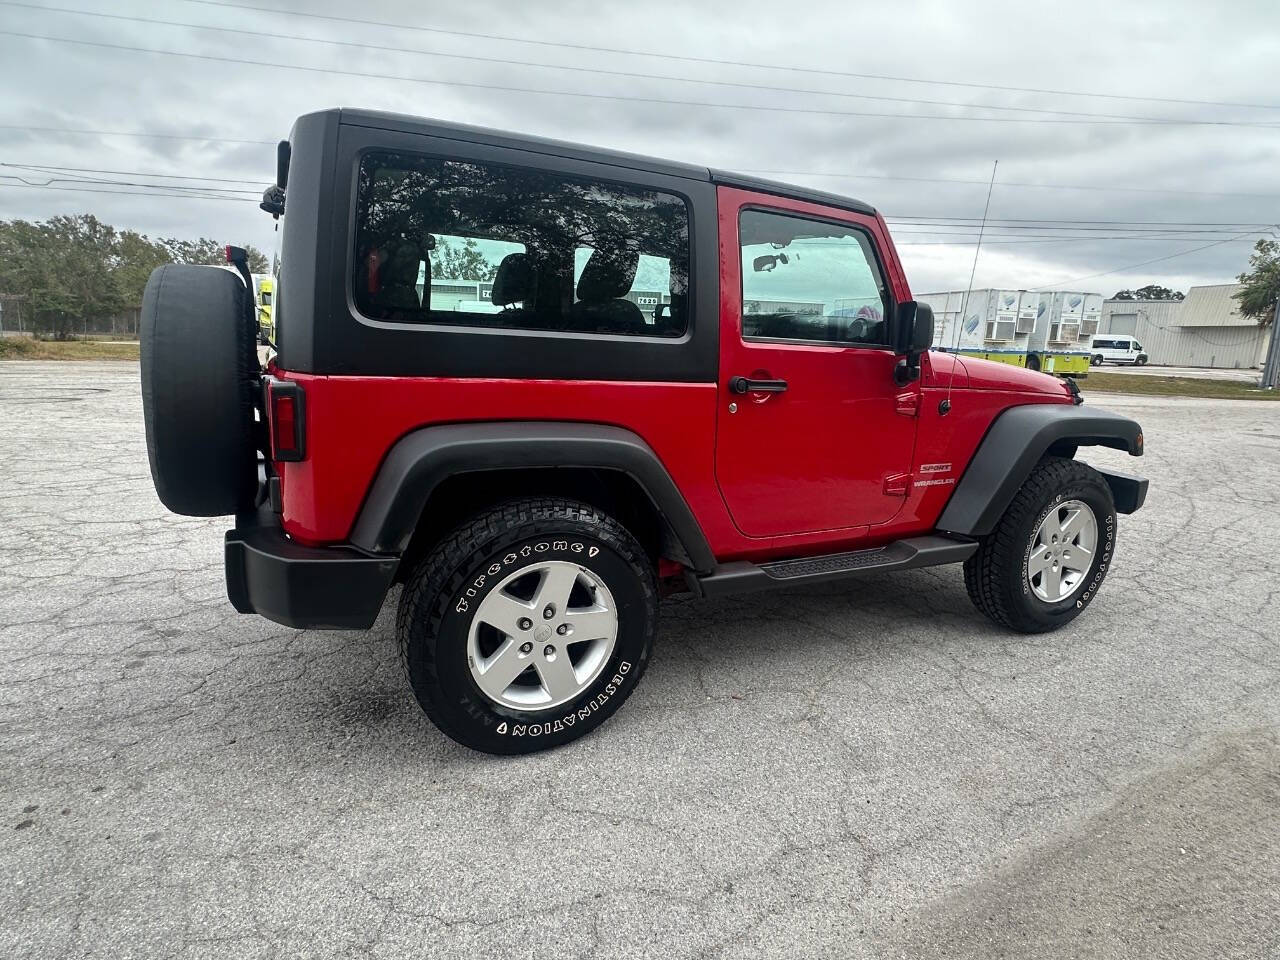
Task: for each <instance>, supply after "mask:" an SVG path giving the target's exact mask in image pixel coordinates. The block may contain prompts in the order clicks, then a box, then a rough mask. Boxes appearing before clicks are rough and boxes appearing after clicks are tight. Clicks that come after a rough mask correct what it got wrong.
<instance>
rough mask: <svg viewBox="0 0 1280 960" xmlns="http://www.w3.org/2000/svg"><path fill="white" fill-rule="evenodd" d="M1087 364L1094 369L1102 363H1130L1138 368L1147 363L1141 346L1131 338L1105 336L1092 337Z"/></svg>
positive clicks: (1114, 335) (1112, 335)
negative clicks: (1091, 365) (1090, 364)
mask: <svg viewBox="0 0 1280 960" xmlns="http://www.w3.org/2000/svg"><path fill="white" fill-rule="evenodd" d="M1089 362H1090V363H1092V364H1093V365H1094V366H1095V367H1100V366H1102V365H1103V364H1104V363H1131V364H1133V365H1134V366H1136V367H1140V366H1142V365H1143V364H1144V363H1146V362H1147V355H1146V354H1145V353H1143V352H1142V344H1140V343H1139V342H1138V341H1137V340H1135V339H1134V338H1133V337H1124V336H1118V335H1116V334H1106V335H1104V336H1101V337H1094V338H1093V341H1092V342H1091V343H1090V344H1089Z"/></svg>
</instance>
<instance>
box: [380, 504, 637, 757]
mask: <svg viewBox="0 0 1280 960" xmlns="http://www.w3.org/2000/svg"><path fill="white" fill-rule="evenodd" d="M657 616H658V602H657V586H656V582H655V577H654V571H653V565H652V563H651V562H650V561H649V558H648V556H647V555H646V554H645V552H644V549H643V548H642V547H641V546H640V544H639V543H637V542H636V539H635V537H633V536H632V535H631V533H630V532H629V531H628V530H627V529H626V528H624V527H623V526H622V525H621V524H619V523H618V522H617V521H616V520H614V519H613V518H612V517H609V516H608V515H606V514H604V513H602V512H600V511H599V510H597V509H596V508H594V507H591V506H588V505H586V504H583V503H578V502H576V501H572V500H561V499H550V498H539V499H525V500H515V501H512V502H510V503H505V504H502V505H500V506H497V507H494V508H492V509H490V510H488V511H486V512H485V513H482V514H480V515H479V516H477V517H475V518H474V519H472V520H470V521H469V522H467V523H465V524H463V525H462V526H461V527H459V528H458V529H456V530H455V531H454V532H453V533H452V534H450V535H449V536H448V537H446V538H445V539H444V540H443V541H442V542H441V543H440V544H439V545H438V546H437V547H436V548H435V549H434V550H433V551H432V552H431V553H430V554H429V555H428V556H427V558H426V559H425V560H424V561H423V562H422V563H421V564H420V565H419V567H418V568H417V570H415V571H414V572H413V574H412V575H411V576H410V578H409V580H408V581H407V582H406V584H405V589H404V593H403V594H402V595H401V599H400V608H399V613H398V615H397V619H396V632H397V634H398V636H399V640H400V651H401V656H402V660H403V663H404V667H405V672H406V673H407V674H408V677H409V683H410V685H411V686H412V688H413V692H414V695H415V696H416V697H417V699H418V703H419V704H420V705H421V706H422V709H423V710H424V711H425V712H426V714H427V716H428V717H429V718H430V719H431V721H432V722H433V723H434V724H435V725H436V726H437V727H439V728H440V730H441V731H442V732H443V733H445V734H446V735H448V736H449V737H451V738H452V739H454V740H456V741H457V742H459V743H461V744H463V745H464V746H468V747H471V748H472V749H475V750H480V751H483V752H485V753H495V754H512V753H532V752H534V751H536V750H544V749H546V748H548V747H554V746H559V745H560V744H563V743H568V742H569V741H570V740H575V739H577V738H578V737H580V736H582V735H583V734H585V733H588V732H590V731H591V730H594V729H595V728H596V727H598V726H599V725H600V724H601V723H603V722H604V721H605V720H606V719H608V718H609V717H610V716H611V715H612V714H613V713H614V712H615V711H616V710H617V709H618V708H619V707H620V706H621V705H622V702H623V701H624V700H625V699H626V698H627V696H628V695H630V693H631V691H632V690H634V689H635V687H636V684H637V683H638V682H639V680H640V677H641V675H642V674H643V673H644V670H645V666H646V665H647V664H648V662H649V654H650V651H651V650H652V647H653V638H654V634H655V632H656V630H657Z"/></svg>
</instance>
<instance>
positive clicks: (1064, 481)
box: [964, 457, 1116, 633]
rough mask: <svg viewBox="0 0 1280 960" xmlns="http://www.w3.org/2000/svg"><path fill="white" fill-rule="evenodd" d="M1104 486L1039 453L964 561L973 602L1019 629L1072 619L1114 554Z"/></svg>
mask: <svg viewBox="0 0 1280 960" xmlns="http://www.w3.org/2000/svg"><path fill="white" fill-rule="evenodd" d="M1115 536H1116V514H1115V504H1114V502H1113V501H1112V497H1111V488H1110V487H1108V486H1107V482H1106V481H1105V480H1104V479H1103V478H1102V476H1101V474H1099V473H1098V472H1097V471H1096V470H1094V469H1093V468H1092V467H1089V466H1088V465H1087V464H1083V463H1080V462H1078V461H1075V460H1066V459H1063V458H1061V457H1046V458H1045V459H1044V460H1042V461H1041V462H1040V463H1039V464H1037V465H1036V468H1035V469H1034V470H1033V471H1032V472H1031V476H1030V477H1028V478H1027V481H1026V482H1025V483H1024V484H1023V485H1022V487H1021V489H1020V490H1019V491H1018V493H1017V495H1016V496H1015V497H1014V498H1013V502H1012V503H1011V504H1009V508H1008V510H1006V511H1005V514H1004V516H1003V517H1001V518H1000V522H999V523H998V524H997V525H996V528H995V530H993V531H992V532H991V533H990V534H989V535H988V536H986V537H983V538H982V542H981V544H980V545H979V547H978V550H977V552H976V553H974V554H973V556H971V557H970V558H969V559H968V560H966V561H965V564H964V580H965V586H966V587H967V588H968V591H969V598H970V599H971V600H972V601H973V603H974V606H976V607H977V608H978V609H979V610H981V611H982V612H983V613H984V614H986V615H987V616H988V617H990V618H991V619H992V620H994V621H995V622H996V623H998V624H1000V625H1002V626H1006V627H1010V628H1012V629H1014V630H1018V631H1020V632H1022V633H1041V632H1044V631H1046V630H1054V629H1056V628H1058V627H1060V626H1063V625H1064V624H1067V623H1069V622H1070V621H1071V620H1073V619H1075V618H1076V617H1077V616H1078V615H1079V614H1080V613H1081V612H1082V611H1083V610H1084V608H1085V607H1087V606H1088V605H1089V604H1090V603H1091V602H1092V601H1093V598H1094V597H1095V596H1096V595H1097V592H1098V588H1099V587H1101V586H1102V581H1103V580H1104V579H1105V577H1106V574H1107V570H1108V569H1109V568H1110V566H1111V559H1112V557H1113V556H1114V554H1115Z"/></svg>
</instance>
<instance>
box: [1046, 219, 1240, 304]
mask: <svg viewBox="0 0 1280 960" xmlns="http://www.w3.org/2000/svg"><path fill="white" fill-rule="evenodd" d="M1256 236H1258V234H1257V233H1242V234H1240V236H1238V237H1227V238H1226V239H1225V240H1215V241H1213V242H1212V243H1206V244H1202V245H1201V246H1198V247H1191V248H1189V249H1187V250H1179V251H1178V252H1177V253H1171V254H1169V255H1168V256H1166V257H1155V258H1154V259H1151V260H1143V261H1142V262H1141V263H1131V264H1128V265H1127V266H1124V267H1117V268H1116V269H1114V270H1107V271H1105V272H1103V273H1091V274H1089V275H1088V276H1084V277H1072V278H1071V279H1070V280H1053V281H1051V282H1049V283H1041V284H1037V285H1035V286H1033V287H1027V288H1026V289H1028V290H1043V289H1044V288H1045V287H1063V286H1068V285H1071V284H1076V283H1079V282H1080V281H1081V280H1094V279H1097V278H1098V277H1110V276H1113V275H1114V274H1117V273H1124V272H1125V271H1126V270H1136V269H1137V268H1138V267H1146V266H1149V265H1150V264H1153V263H1163V262H1164V261H1165V260H1174V259H1176V258H1178V257H1185V256H1186V255H1187V254H1189V253H1198V252H1199V251H1201V250H1208V249H1209V248H1210V247H1217V246H1221V245H1222V244H1224V243H1233V242H1235V241H1237V240H1251V239H1253V238H1254V237H1256Z"/></svg>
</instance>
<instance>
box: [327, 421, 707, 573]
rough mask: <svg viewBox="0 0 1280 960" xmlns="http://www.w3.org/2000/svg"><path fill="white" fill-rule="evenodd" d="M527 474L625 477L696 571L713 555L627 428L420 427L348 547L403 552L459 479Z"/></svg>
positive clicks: (401, 444) (369, 501)
mask: <svg viewBox="0 0 1280 960" xmlns="http://www.w3.org/2000/svg"><path fill="white" fill-rule="evenodd" d="M528 467H546V468H556V467H588V468H596V469H603V470H617V471H620V472H622V473H625V474H627V475H628V476H630V477H631V478H632V479H633V480H635V481H636V483H638V484H639V486H640V488H641V489H642V490H643V491H644V492H645V494H646V495H647V496H648V497H649V500H650V501H651V502H652V504H653V506H654V508H655V509H656V510H657V511H658V513H659V514H660V515H661V517H662V518H663V520H664V521H665V522H666V523H667V524H668V525H669V526H670V528H671V531H672V533H674V534H675V536H676V538H677V539H678V540H679V541H680V544H681V546H683V547H684V550H685V552H686V553H687V554H688V556H689V559H690V560H691V561H692V562H693V566H694V569H695V570H697V571H700V572H707V571H710V570H711V569H713V568H714V567H715V555H714V554H713V553H712V551H711V546H710V545H709V544H708V543H707V538H706V536H705V535H704V534H703V532H702V528H701V527H700V526H699V525H698V521H697V520H696V519H695V517H694V515H693V511H692V510H690V509H689V504H688V503H686V502H685V499H684V496H683V495H682V494H681V493H680V490H679V488H678V487H677V486H676V484H675V481H674V480H672V479H671V475H670V474H669V473H668V472H667V469H666V467H664V466H663V464H662V461H661V460H660V459H658V455H657V454H656V453H654V451H653V449H652V448H651V447H650V446H649V445H648V444H647V443H645V442H644V440H643V439H641V437H639V436H638V435H637V434H635V433H632V432H631V431H630V430H625V429H623V428H622V427H612V426H607V425H604V424H596V423H572V422H559V421H550V422H548V421H531V422H521V423H510V422H508V423H456V424H445V425H441V426H433V427H423V428H421V429H418V430H414V431H412V432H411V433H408V434H405V435H404V436H403V437H401V438H400V439H399V440H398V441H396V443H395V444H394V445H393V446H392V447H391V450H390V451H389V452H388V453H387V456H386V458H385V459H384V460H383V462H382V466H381V467H380V468H379V469H378V474H377V476H376V477H375V478H374V481H373V484H372V486H371V487H370V489H369V494H368V496H367V497H366V498H365V502H364V505H363V506H362V507H361V509H360V514H359V516H358V517H357V518H356V522H355V526H354V527H353V528H352V532H351V543H352V544H353V545H354V546H356V547H359V548H360V549H362V550H367V551H369V552H370V553H402V552H404V550H405V548H406V547H407V546H408V545H409V539H410V537H412V535H413V532H414V530H415V529H416V528H417V525H418V520H419V518H420V517H421V516H422V511H423V509H424V508H425V507H426V504H427V501H428V500H429V499H430V497H431V494H432V492H433V491H434V490H435V489H436V487H437V486H439V485H440V484H441V483H442V482H443V481H444V480H445V479H447V478H449V477H452V476H457V475H458V474H462V473H475V472H478V471H485V470H503V469H523V468H528Z"/></svg>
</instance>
